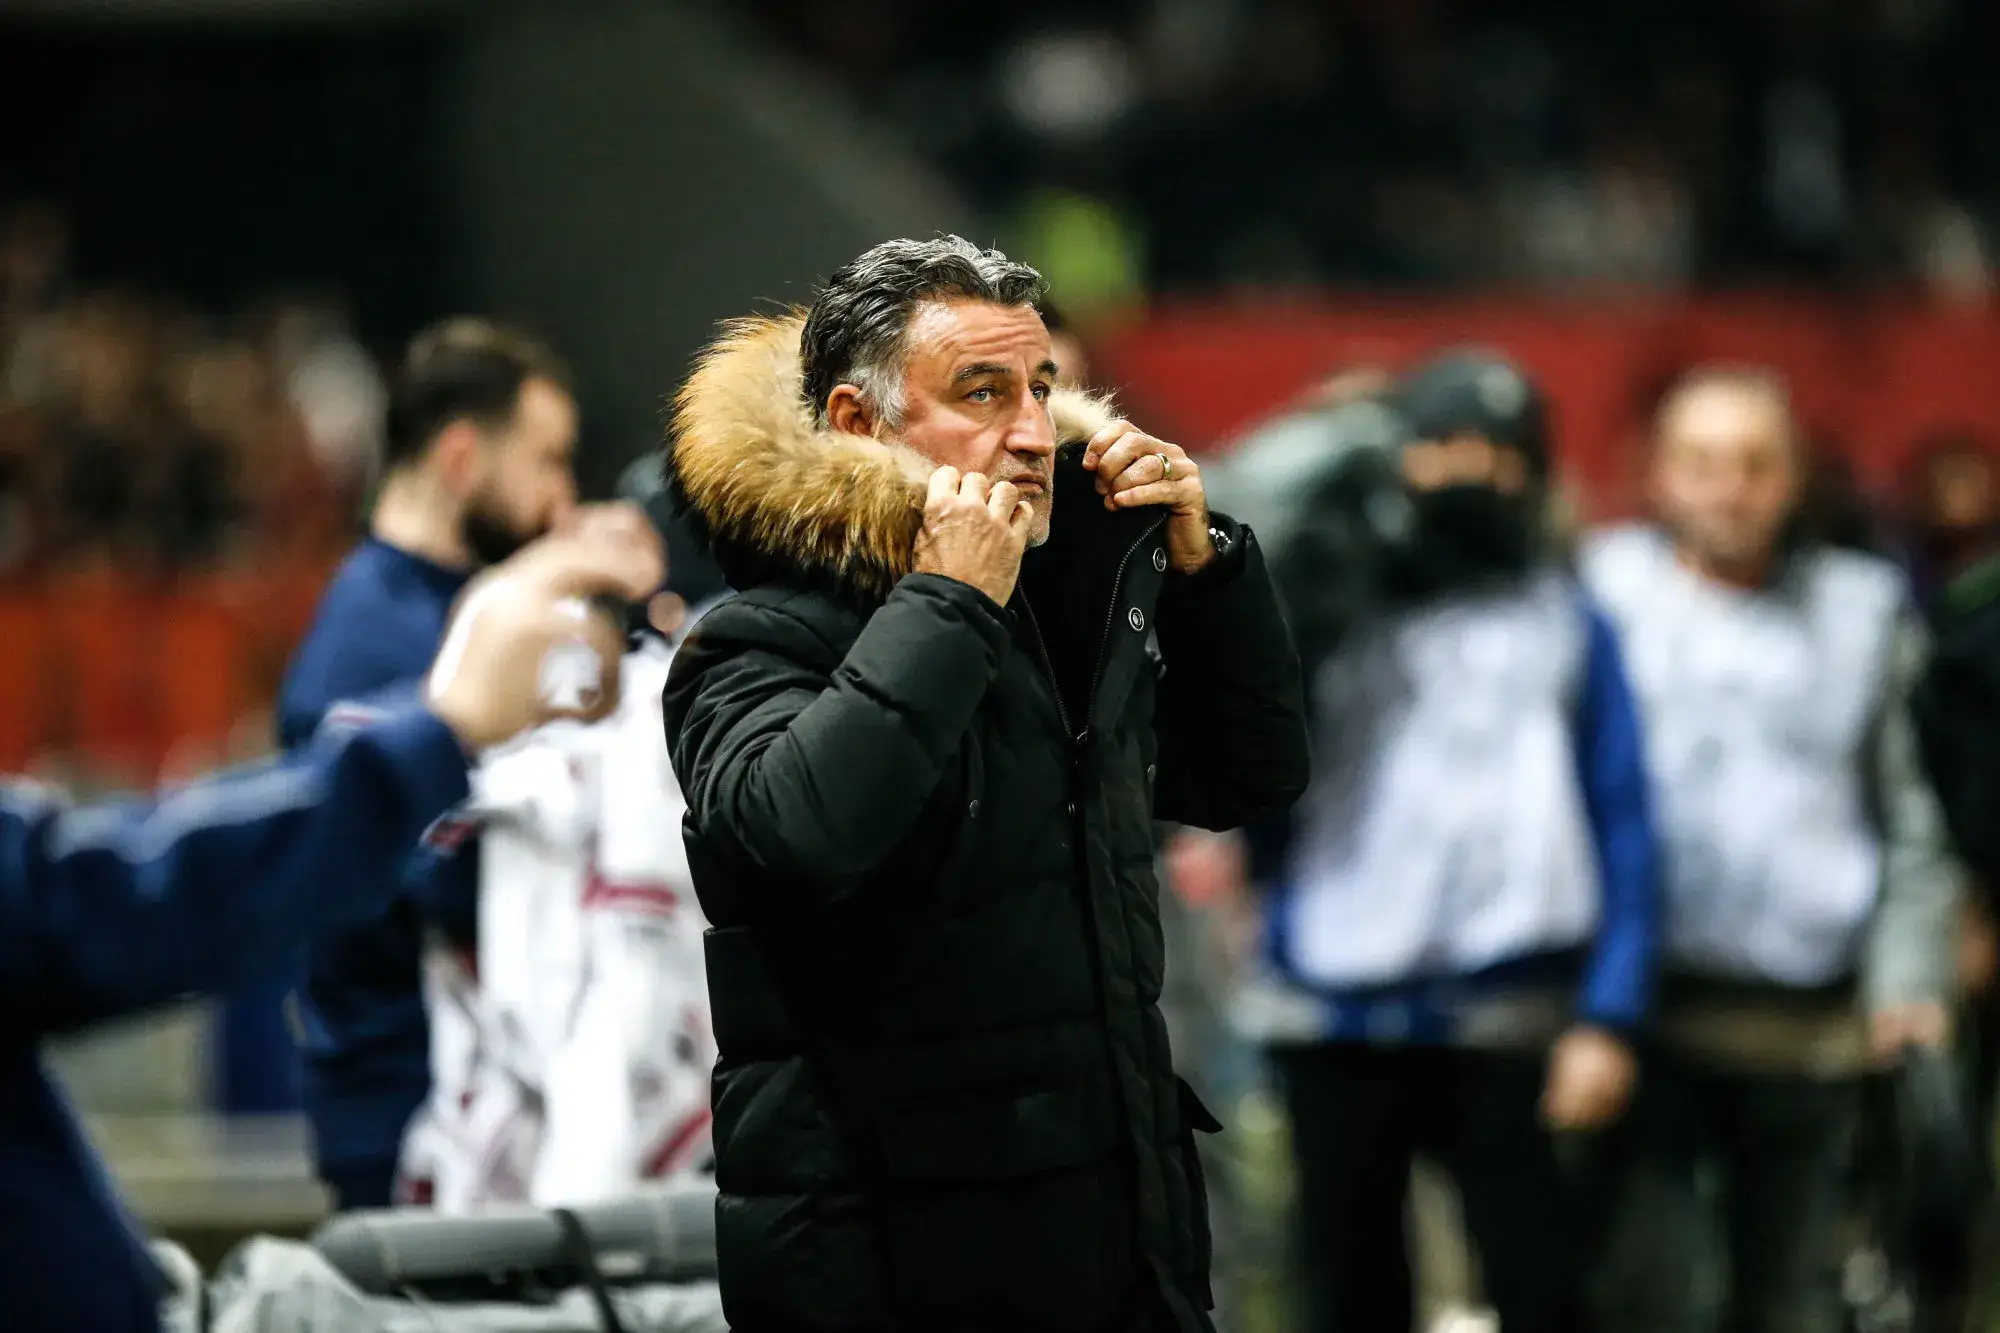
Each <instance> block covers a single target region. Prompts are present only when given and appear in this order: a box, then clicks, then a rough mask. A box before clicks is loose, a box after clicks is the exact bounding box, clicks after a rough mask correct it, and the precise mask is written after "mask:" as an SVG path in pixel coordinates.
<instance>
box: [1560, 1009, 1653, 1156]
mask: <svg viewBox="0 0 2000 1333" xmlns="http://www.w3.org/2000/svg"><path fill="white" fill-rule="evenodd" d="M1638 1076H1639V1064H1638V1061H1637V1060H1635V1059H1634V1058H1633V1056H1632V1048H1631V1047H1630V1046H1628V1045H1626V1044H1625V1042H1624V1040H1623V1039H1622V1038H1620V1037H1618V1036H1616V1035H1614V1034H1612V1033H1610V1032H1607V1031H1605V1030H1604V1029H1603V1028H1597V1027H1591V1026H1589V1025H1588V1024H1582V1023H1580V1024H1578V1025H1577V1026H1575V1027H1573V1028H1571V1029H1570V1030H1569V1031H1567V1032H1565V1033H1563V1035H1562V1036H1561V1037H1559V1038H1557V1040H1556V1044H1555V1048H1554V1049H1553V1050H1552V1051H1550V1052H1549V1073H1548V1080H1547V1082H1546V1084H1545V1085H1544V1086H1543V1089H1542V1119H1543V1120H1545V1121H1546V1122H1547V1123H1548V1124H1549V1125H1550V1126H1551V1127H1553V1128H1555V1129H1567V1130H1588V1129H1602V1128H1603V1127H1604V1126H1606V1125H1608V1124H1610V1123H1611V1122H1612V1121H1614V1120H1616V1119H1617V1118H1618V1116H1619V1114H1620V1113H1621V1112H1622V1111H1624V1109H1625V1103H1626V1102H1628V1101H1630V1100H1631V1097H1632V1085H1633V1084H1634V1083H1635V1082H1637V1081H1638Z"/></svg>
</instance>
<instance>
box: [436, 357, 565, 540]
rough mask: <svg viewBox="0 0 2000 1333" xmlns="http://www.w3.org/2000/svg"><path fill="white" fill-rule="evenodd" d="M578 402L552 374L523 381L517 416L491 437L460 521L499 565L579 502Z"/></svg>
mask: <svg viewBox="0 0 2000 1333" xmlns="http://www.w3.org/2000/svg"><path fill="white" fill-rule="evenodd" d="M575 454H576V402H575V400H574V399H572V398H571V397H570V396H569V395H568V394H567V393H565V392H563V391H562V390H561V389H559V388H557V387H556V386H555V385H554V384H551V383H550V382H549V381H547V380H541V379H532V380H529V381H528V382H527V383H526V384H524V385H522V386H521V398H520V402H519V403H518V405H517V406H516V407H515V410H514V419H513V420H512V421H511V422H509V423H508V424H507V426H506V427H505V428H504V429H502V430H500V431H497V432H495V433H493V434H492V435H490V436H488V437H487V438H486V439H485V441H484V442H483V443H482V444H481V446H480V449H479V455H480V468H479V473H478V476H477V478H476V480H475V481H474V484H473V487H472V489H471V491H470V492H469V493H468V494H467V496H466V501H465V513H464V516H463V518H462V519H461V520H460V522H461V525H462V530H463V532H464V535H465V544H466V547H467V549H469V550H470V551H471V552H472V556H473V558H474V559H475V560H477V561H478V562H479V563H481V564H486V565H490V564H497V563H498V562H499V561H502V560H505V559H506V558H507V557H508V556H510V555H512V554H513V553H514V552H515V551H517V550H519V549H520V548H521V547H523V546H525V545H527V544H528V543H529V542H531V541H533V540H534V539H535V538H537V537H539V536H541V535H542V534H543V533H545V532H547V531H548V530H549V529H550V528H552V527H554V526H555V525H556V524H557V523H559V522H561V521H562V519H563V518H564V517H565V516H566V515H567V514H568V513H569V511H570V509H571V508H572V507H574V506H575V504H576V474H575V471H574V461H575Z"/></svg>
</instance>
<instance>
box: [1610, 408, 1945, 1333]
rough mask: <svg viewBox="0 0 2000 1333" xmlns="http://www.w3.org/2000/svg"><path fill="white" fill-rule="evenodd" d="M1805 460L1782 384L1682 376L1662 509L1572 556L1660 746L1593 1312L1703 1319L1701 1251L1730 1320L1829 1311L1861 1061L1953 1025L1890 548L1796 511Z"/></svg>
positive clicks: (1937, 879)
mask: <svg viewBox="0 0 2000 1333" xmlns="http://www.w3.org/2000/svg"><path fill="white" fill-rule="evenodd" d="M1800 454H1801V449H1800V443H1799V432H1798V429H1797V425H1796V423H1795V421H1794V419H1793V416H1792V412H1791V408H1790V405H1789V401H1788V398H1787V395H1786V391H1785V387H1784V385H1783V383H1782V382H1781V381H1780V380H1779V379H1777V378H1776V376H1774V375H1771V374H1769V373H1766V372H1762V371H1756V370H1741V369H1719V370H1717V369H1711V370H1699V371H1696V372H1694V373H1692V374H1691V375H1690V376H1688V377H1687V378H1686V379H1685V380H1683V381H1682V382H1681V383H1680V384H1679V385H1677V386H1676V387H1674V388H1673V389H1672V390H1671V391H1670V392H1669V393H1668V395H1667V396H1666V398H1665V400H1664V402H1663V404H1662V406H1661V408H1660V414H1659V418H1658V421H1657V425H1656V440H1655V455H1654V458H1653V463H1652V489H1653V497H1654V501H1655V504H1656V506H1657V509H1658V513H1659V516H1660V520H1661V521H1660V523H1659V524H1658V525H1657V526H1633V527H1621V528H1614V529H1612V530H1609V531H1606V532H1603V533H1600V534H1598V535H1597V536H1596V537H1595V539H1594V540H1593V541H1592V542H1591V543H1590V544H1589V547H1588V549H1587V552H1586V557H1585V566H1584V567H1585V571H1586V576H1587V578H1588V579H1589V581H1590V584H1591V586H1592V588H1593V589H1594V591H1595V592H1596V593H1597V595H1598V596H1599V598H1600V599H1601V600H1602V601H1603V602H1604V604H1605V605H1606V606H1607V607H1608V608H1609V609H1610V611H1611V614H1612V615H1613V616H1614V617H1615V618H1616V619H1617V621H1618V624H1619V627H1620V630H1621V631H1622V633H1623V636H1624V640H1625V644H1626V648H1627V653H1628V657H1629V660H1630V663H1631V670H1632V679H1633V684H1634V687H1635V689H1636V691H1637V693H1638V696H1639V701H1640V705H1641V709H1642V712H1643V715H1644V718H1645V723H1646V729H1647V734H1648V736H1649V738H1650V741H1651V746H1650V752H1651V756H1652V761H1653V769H1654V780H1655V788H1656V790H1657V792H1658V794H1659V806H1660V827H1661V837H1662V841H1663V846H1664V851H1665V865H1666V868H1667V876H1666V928H1665V939H1664V946H1663V947H1664V953H1663V959H1662V968H1663V974H1662V983H1661V998H1660V1009H1659V1015H1658V1019H1657V1024H1656V1029H1657V1039H1658V1040H1657V1046H1658V1050H1657V1053H1656V1057H1655V1058H1653V1059H1651V1060H1649V1062H1648V1066H1647V1073H1646V1078H1645V1081H1644V1084H1643V1086H1642V1088H1641V1093H1640V1098H1639V1101H1638V1104H1637V1105H1636V1107H1635V1110H1634V1114H1633V1116H1632V1117H1631V1120H1630V1122H1629V1125H1628V1133H1629V1138H1630V1143H1629V1157H1630V1165H1629V1168H1628V1172H1627V1178H1626V1179H1625V1181H1624V1189H1623V1193H1624V1196H1625V1197H1624V1201H1623V1205H1622V1207H1621V1208H1620V1210H1619V1217H1618V1219H1617V1221H1618V1225H1617V1226H1616V1227H1615V1228H1614V1229H1613V1239H1612V1244H1611V1250H1610V1254H1609V1258H1608V1260H1607V1264H1608V1268H1609V1271H1610V1272H1611V1273H1612V1274H1615V1275H1616V1277H1615V1278H1614V1279H1613V1280H1612V1281H1609V1282H1607V1284H1606V1288H1607V1292H1608V1293H1609V1296H1610V1299H1611V1304H1612V1306H1613V1307H1615V1308H1611V1309H1609V1310H1608V1311H1607V1314H1606V1326H1607V1327H1611V1328H1632V1329H1647V1330H1651V1329H1679V1328H1692V1327H1696V1326H1708V1324H1707V1322H1706V1319H1705V1315H1704V1312H1703V1311H1702V1310H1701V1309H1700V1308H1698V1307H1699V1305H1700V1304H1701V1301H1702V1297H1701V1295H1700V1293H1701V1292H1702V1291H1703V1290H1704V1289H1706V1287H1708V1286H1709V1285H1710V1284H1707V1283H1705V1282H1703V1281H1700V1280H1699V1278H1700V1276H1701V1273H1702V1263H1703V1260H1702V1256H1703V1255H1704V1254H1707V1253H1711V1252H1720V1253H1722V1254H1724V1255H1726V1257H1727V1263H1726V1270H1727V1279H1726V1282H1725V1284H1724V1289H1723V1292H1722V1296H1721V1300H1722V1304H1723V1306H1724V1309H1723V1310H1722V1323H1721V1326H1722V1327H1724V1328H1728V1329H1732V1330H1746V1331H1749V1330H1771V1331H1775V1330H1779V1329H1783V1330H1820V1329H1833V1328H1835V1327H1839V1326H1840V1325H1839V1322H1838V1321H1839V1318H1840V1310H1839V1306H1840V1292H1839V1284H1838V1277H1837V1261H1838V1254H1837V1251H1836V1246H1837V1244H1838V1228H1839V1224H1840V1222H1841V1219H1842V1216H1843V1206H1844V1204H1845V1202H1846V1200H1845V1198H1844V1170H1845V1167H1846V1164H1847V1160H1848V1155H1847V1150H1848V1145H1849V1141H1850V1139H1851V1138H1852V1135H1853V1132H1854V1128H1855V1125H1856V1120H1857V1115H1858V1113H1859V1090H1860V1079H1861V1076H1862V1075H1863V1073H1864V1072H1866V1071H1867V1070H1869V1069H1870V1068H1872V1067H1879V1066H1880V1065H1881V1064H1882V1063H1883V1062H1886V1061H1891V1060H1893V1059H1894V1057H1895V1055H1896V1053H1897V1052H1898V1051H1900V1050H1901V1049H1903V1048H1904V1047H1905V1046H1907V1045H1909V1044H1912V1043H1923V1044H1937V1043H1940V1042H1942V1041H1943V1040H1944V1036H1945V1012H1946V1011H1945V1008H1944V1002H1945V1000H1946V994H1947V989H1948V984H1949V978H1950V975H1951V955H1950V949H1949V945H1950V935H1949V932H1950V929H1951V923H1952V920H1953V912H1954V907H1955V899H1956V895H1957V891H1958V882H1957V878H1958V877H1957V873H1956V868H1955V866H1954V865H1953V863H1952V862H1951V860H1950V858H1949V856H1948V854H1947V852H1946V849H1945V842H1944V838H1943V834H1942V826H1941V819H1940V815H1939V811H1938V808H1937V803H1936V801H1935V799H1934V797H1933V795H1932V793H1931V791H1930V789H1929V787H1928V785H1927V783H1926V780H1925V779H1924V777H1923V775H1922V773H1921V770H1920V768H1919V764H1918V759H1917V753H1916V745H1915V740H1914V736H1913V732H1912V728H1911V725H1910V721H1909V716H1908V710H1907V696H1908V693H1909V690H1910V687H1911V685H1912V683H1913V682H1914V680H1915V679H1916V677H1917V674H1918V672H1919V670H1920V668H1921V665H1922V661H1923V657H1924V645H1923V640H1922V635H1921V633H1920V630H1919V627H1918V621H1917V618H1916V615H1915V611H1914V607H1913V605H1912V601H1911V598H1910V595H1909V591H1908V589H1907V587H1906V585H1905V581H1904V579H1903V577H1902V575H1901V574H1900V572H1899V571H1898V570H1897V569H1896V568H1895V567H1894V566H1892V565H1890V564H1889V563H1888V562H1887V561H1885V560H1880V559H1877V558H1875V557H1872V556H1869V555H1864V554H1861V553H1858V552H1853V551H1846V550H1836V549H1833V548H1831V547H1829V546H1827V545H1824V544H1820V543H1815V542H1813V541H1811V540H1810V539H1808V538H1807V537H1805V536H1804V535H1803V534H1802V533H1801V532H1800V531H1799V530H1798V529H1799V523H1798V518H1797V516H1798V513H1799V498H1800V485H1801V476H1802V472H1803V468H1802V461H1803V460H1802V459H1801V457H1800ZM1710 1173H1719V1176H1718V1178H1719V1179H1720V1181H1721V1183H1722V1187H1723V1188H1722V1201H1723V1202H1722V1206H1721V1207H1720V1208H1719V1209H1710V1208H1709V1207H1708V1204H1707V1191H1706V1190H1705V1189H1704V1188H1703V1185H1702V1181H1703V1179H1704V1178H1705V1176H1706V1175H1708V1174H1710Z"/></svg>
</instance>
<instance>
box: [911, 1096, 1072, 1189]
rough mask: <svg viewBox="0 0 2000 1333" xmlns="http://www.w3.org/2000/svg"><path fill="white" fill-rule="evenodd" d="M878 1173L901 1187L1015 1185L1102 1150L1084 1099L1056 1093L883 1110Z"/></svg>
mask: <svg viewBox="0 0 2000 1333" xmlns="http://www.w3.org/2000/svg"><path fill="white" fill-rule="evenodd" d="M879 1130H880V1134H881V1153H882V1157H881V1160H882V1164H883V1170H884V1172H885V1173H886V1174H887V1175H888V1177H889V1179H891V1180H893V1181H897V1182H901V1183H906V1184H924V1185H932V1184H955V1183H963V1184H972V1183H976V1182H982V1181H988V1182H997V1181H1004V1180H1018V1179H1023V1178H1025V1177H1028V1176H1033V1175H1038V1174H1040V1173H1042V1172H1046V1171H1057V1170H1061V1169H1063V1168H1065V1167H1076V1166H1082V1165H1084V1164H1085V1163H1088V1162H1091V1161H1093V1160H1095V1159H1096V1158H1097V1157H1098V1156H1100V1155H1101V1154H1102V1152H1103V1151H1104V1150H1105V1148H1106V1147H1108V1145H1109V1141H1110V1134H1109V1132H1108V1126H1107V1127H1106V1132H1097V1131H1095V1130H1094V1128H1093V1126H1092V1124H1091V1123H1090V1122H1089V1121H1088V1120H1087V1119H1086V1114H1085V1107H1084V1103H1083V1098H1082V1097H1081V1096H1080V1095H1079V1094H1078V1093H1076V1092H1074V1091H1071V1090H1068V1089H1063V1088H1055V1089H1050V1090H1048V1091H1044V1092H1032V1093H1028V1094H1025V1095H1022V1096H1016V1097H1004V1096H996V1097H994V1098H991V1099H989V1100H980V1101H973V1100H966V1101H962V1102H961V1101H955V1102H953V1103H952V1104H950V1105H949V1106H940V1107H929V1106H924V1107H915V1106H900V1107H897V1106H891V1107H884V1108H883V1109H882V1111H881V1113H880V1117H879Z"/></svg>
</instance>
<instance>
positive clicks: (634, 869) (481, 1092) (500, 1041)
mask: <svg viewBox="0 0 2000 1333" xmlns="http://www.w3.org/2000/svg"><path fill="white" fill-rule="evenodd" d="M672 656H673V654H672V649H671V648H670V647H669V646H668V645H667V644H665V643H664V642H662V641H659V640H648V641H647V642H646V643H645V644H643V645H642V646H640V647H638V648H636V649H634V650H633V651H632V652H631V653H629V654H627V656H626V658H625V660H624V664H623V670H622V676H621V684H620V690H621V694H620V702H619V706H618V710H617V711H616V712H615V713H614V714H613V715H612V716H611V717H609V718H606V719H604V720H603V721H601V722H597V723H594V724H588V725H586V724H582V723H574V722H559V723H553V724H550V725H549V726H546V727H543V728H542V729H540V730H538V731H536V732H534V733H532V734H531V735H529V736H526V737H523V738H522V739H521V740H520V741H518V742H516V743H514V744H512V745H510V746H508V747H506V748H505V749H504V750H501V751H497V752H495V753H494V754H492V755H490V756H488V757H487V758H486V759H485V760H484V761H482V763H481V765H480V768H479V770H478V772H477V773H475V775H474V777H473V783H472V792H473V795H472V800H471V803H470V809H469V814H470V815H471V816H472V818H473V819H475V820H476V821H477V823H478V824H479V826H480V828H481V830H482V835H481V846H480V852H479V855H480V866H479V873H480V900H479V940H480V943H479V953H478V963H477V976H476V978H475V977H474V975H473V973H472V971H471V970H470V969H468V968H467V967H465V966H464V964H463V962H462V961H461V960H459V959H457V958H455V957H454V956H451V955H449V954H447V953H445V952H443V951H439V952H438V953H437V954H436V955H435V956H434V957H433V958H432V959H431V960H430V961H429V964H428V966H427V995H426V1000H427V1003H429V1005H430V1018H431V1047H432V1091H431V1099H430V1102H429V1103H428V1104H427V1105H426V1107H425V1110H424V1112H423V1113H422V1114H421V1115H420V1116H419V1118H418V1121H417V1123H416V1124H415V1125H414V1126H413V1127H412V1129H411V1132H410V1134H409V1136H408V1137H407V1139H406V1141H405V1145H404V1159H405V1160H404V1173H405V1175H406V1176H408V1177H410V1178H412V1179H415V1180H421V1181H425V1182H428V1185H429V1189H428V1190H427V1191H425V1192H427V1193H429V1195H430V1196H431V1199H432V1202H433V1204H434V1206H435V1207H436V1208H437V1209H438V1210H439V1211H441V1212H464V1211H467V1210H470V1209H474V1208H478V1207H481V1206H483V1205H486V1204H492V1203H505V1202H524V1201H525V1202H531V1203H534V1204H537V1205H541V1206H545V1207H557V1206H574V1205H578V1204H585V1203H591V1202H596V1201H600V1200H604V1199H610V1198H616V1197H619V1196H621V1195H625V1194H629V1193H631V1192H632V1191H633V1190H635V1189H637V1188H639V1187H641V1186H642V1185H643V1184H644V1183H645V1182H647V1181H649V1180H656V1179H660V1178H663V1177H666V1176H669V1175H673V1174H675V1173H677V1172H680V1171H684V1170H686V1169H689V1168H691V1167H694V1166H698V1165H701V1164H703V1163H704V1162H705V1161H706V1159H707V1156H708V1151H709V1105H708V1097H709V1073H710V1070H711V1068H712V1067H713V1065H714V1062H715V1047H714V1040H713V1037H712V1035H711V1033H710V1029H709V1013H708V986H707V980H706V976H705V974H704V971H703V966H702V943H701V939H702V931H703V930H704V929H705V927H706V922H705V921H703V919H702V917H701V912H700V908H699V907H698V906H697V904H696V902H695V897H694V891H693V887H692V885H691V883H690V882H689V875H688V867H687V852H686V849H685V847H684V845H683V843H682V838H681V816H682V813H683V812H684V810H685V803H684V801H683V800H682V797H681V792H680V786H679V784H678V783H677V782H676V781H675V779H674V775H673V771H672V769H671V767H670V766H669V764H668V760H667V751H666V744H665V740H664V731H663V727H662V723H661V719H660V694H661V690H662V688H663V687H664V685H665V683H666V677H667V667H668V665H669V663H670V662H671V661H672Z"/></svg>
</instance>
